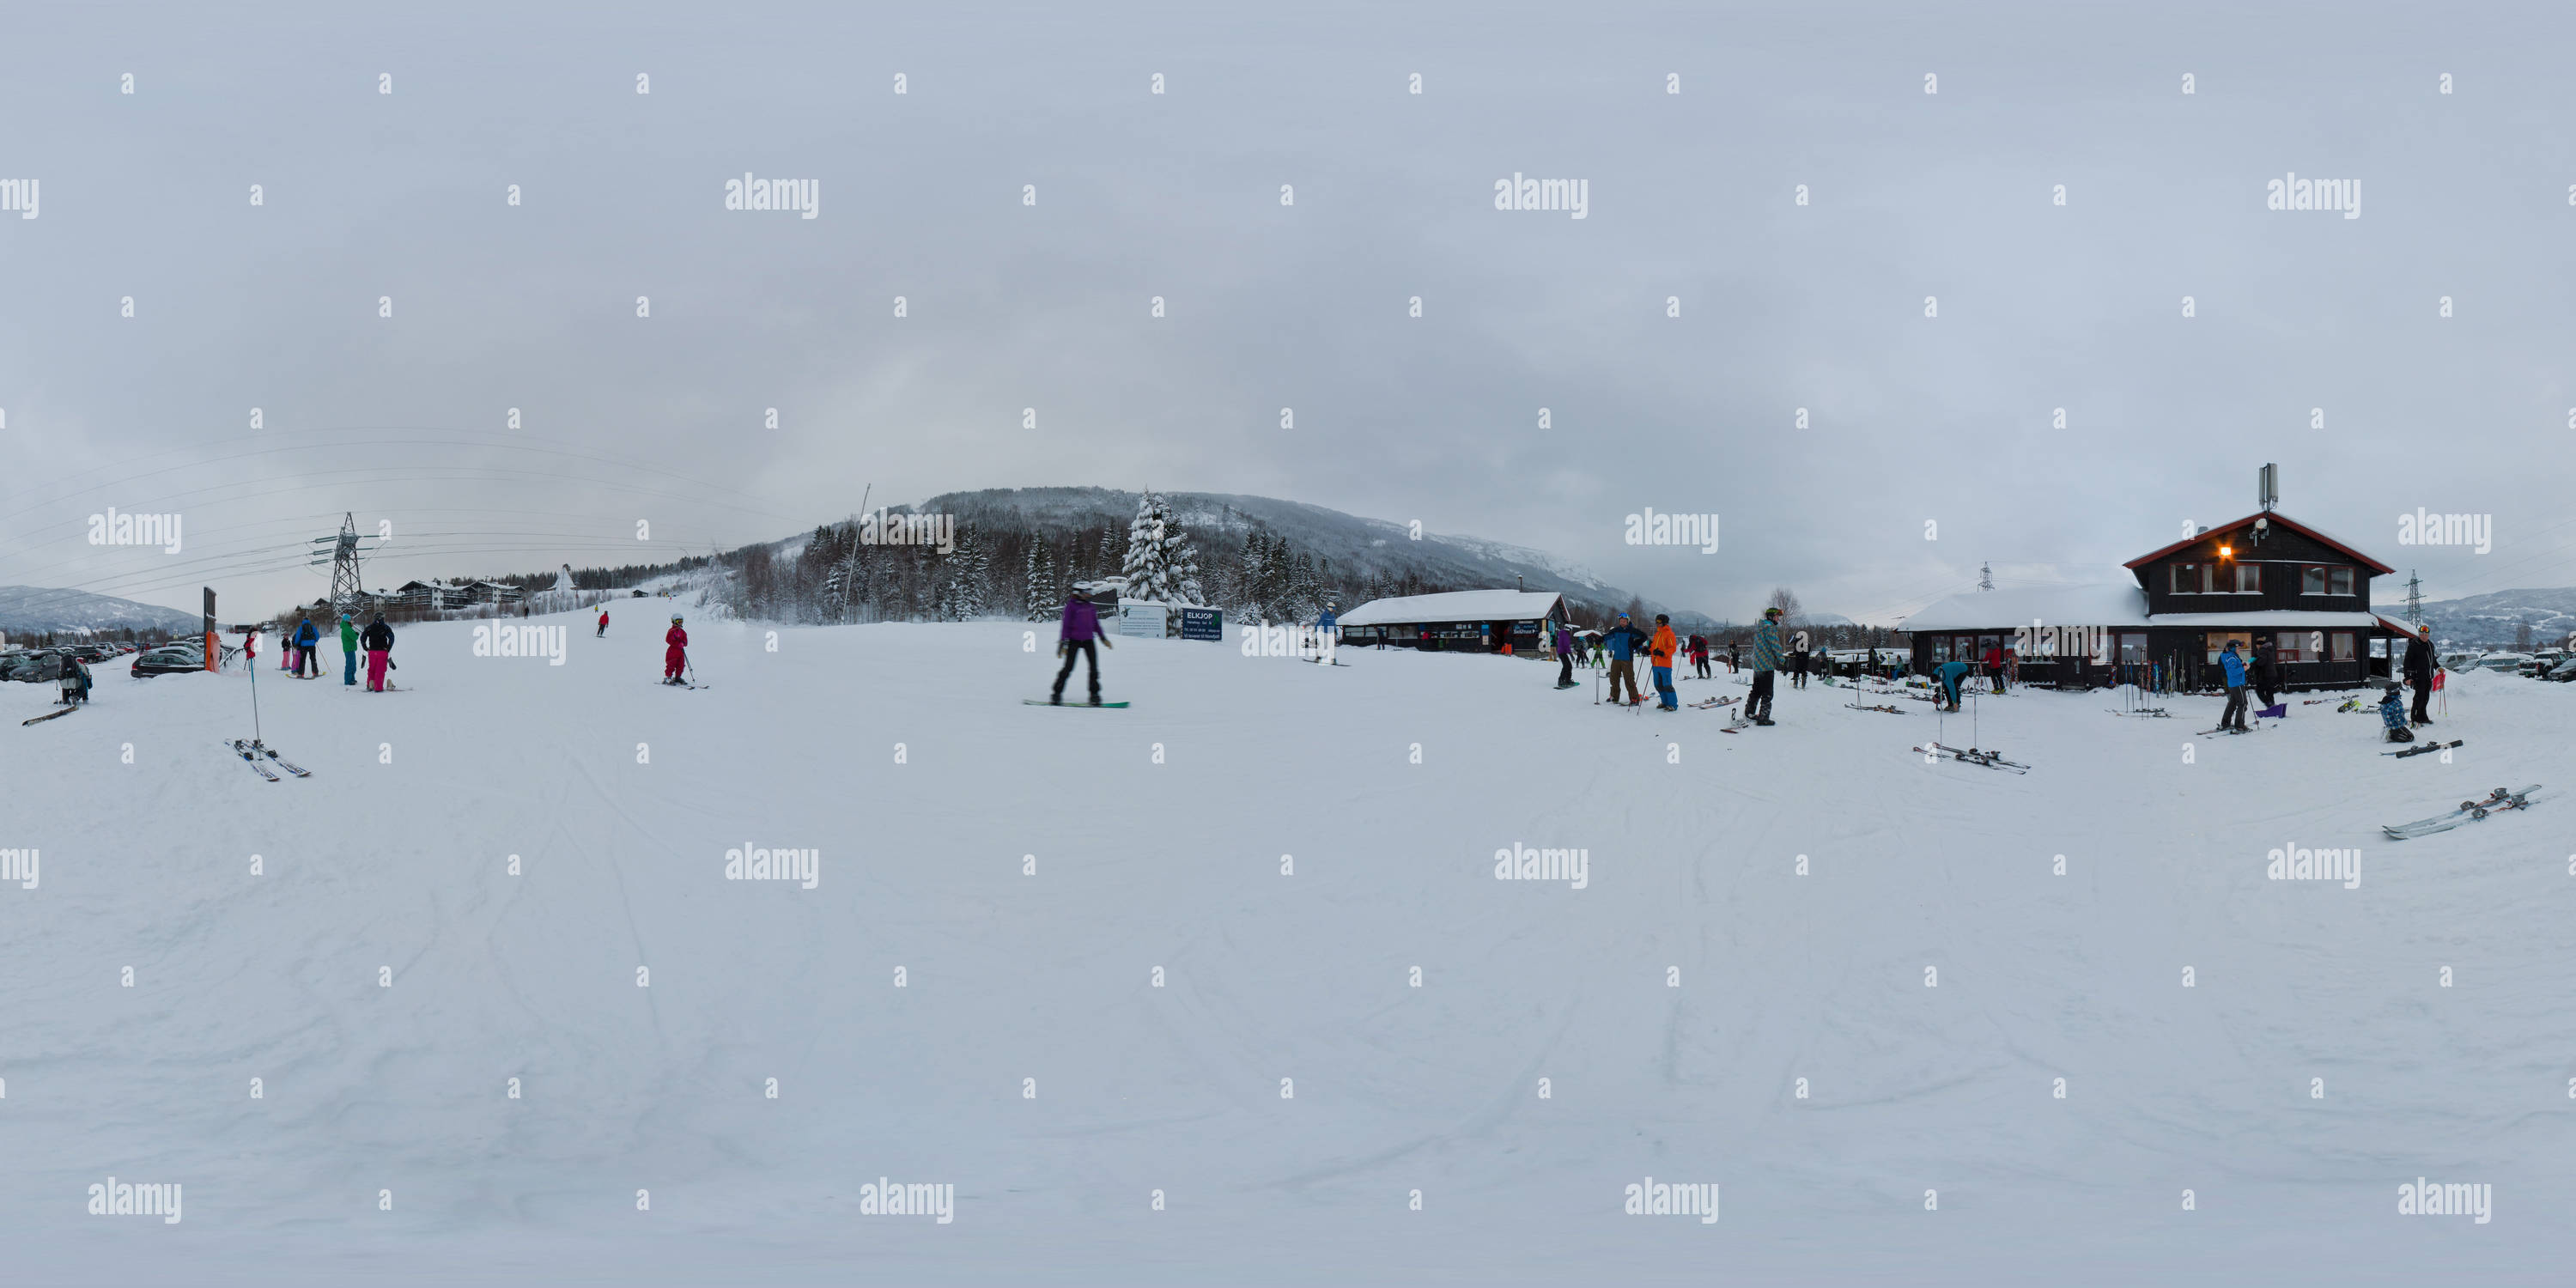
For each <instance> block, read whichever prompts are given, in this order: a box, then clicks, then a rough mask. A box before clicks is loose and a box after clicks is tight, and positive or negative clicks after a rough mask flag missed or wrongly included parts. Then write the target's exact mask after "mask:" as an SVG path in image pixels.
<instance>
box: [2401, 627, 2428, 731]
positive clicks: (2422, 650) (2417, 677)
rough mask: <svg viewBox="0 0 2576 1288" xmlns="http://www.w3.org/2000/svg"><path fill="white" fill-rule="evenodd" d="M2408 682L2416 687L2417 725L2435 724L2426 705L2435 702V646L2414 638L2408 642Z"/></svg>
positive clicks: (2410, 637)
mask: <svg viewBox="0 0 2576 1288" xmlns="http://www.w3.org/2000/svg"><path fill="white" fill-rule="evenodd" d="M2406 682H2407V683H2408V684H2411V685H2413V686H2415V711H2414V715H2413V719H2414V721H2415V723H2417V724H2419V725H2428V724H2431V723H2433V714H2432V709H2431V708H2430V707H2428V706H2427V705H2426V704H2427V703H2429V702H2431V701H2432V700H2433V646H2432V645H2431V644H2430V643H2428V642H2426V641H2424V640H2421V639H2418V638H2415V637H2413V636H2408V637H2407V640H2406Z"/></svg>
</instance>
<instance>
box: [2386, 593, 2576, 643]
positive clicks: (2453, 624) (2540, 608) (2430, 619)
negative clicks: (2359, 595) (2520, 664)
mask: <svg viewBox="0 0 2576 1288" xmlns="http://www.w3.org/2000/svg"><path fill="white" fill-rule="evenodd" d="M2374 598H2376V596H2374ZM2375 607H2377V608H2378V610H2379V611H2380V612H2382V613H2386V614H2387V615H2389V616H2391V617H2403V616H2404V615H2405V613H2406V601H2405V600H2404V599H2403V598H2402V597H2401V598H2399V599H2396V600H2394V601H2393V602H2389V603H2383V604H2378V605H2375ZM2524 622H2529V623H2530V624H2531V636H2532V643H2533V644H2535V645H2546V644H2556V643H2560V642H2562V641H2564V640H2565V639H2566V638H2567V636H2568V635H2569V634H2570V633H2576V587H2565V586H2562V587H2559V588H2556V589H2535V590H2498V591H2491V592H2489V593H2487V594H2484V595H2470V596H2466V597H2464V598H2461V599H2445V600H2439V601H2436V602H2433V603H2428V604H2426V605H2424V624H2425V625H2426V626H2428V627H2430V628H2431V629H2432V632H2433V638H2434V639H2435V640H2437V641H2447V642H2450V643H2453V644H2459V645H2463V646H2470V647H2498V648H2501V647H2508V646H2510V645H2512V644H2513V642H2514V636H2515V634H2516V633H2517V630H2518V628H2519V627H2520V625H2521V624H2522V623H2524Z"/></svg>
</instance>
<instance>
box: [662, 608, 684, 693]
mask: <svg viewBox="0 0 2576 1288" xmlns="http://www.w3.org/2000/svg"><path fill="white" fill-rule="evenodd" d="M662 642H663V643H664V644H667V645H669V646H670V647H668V648H666V649H664V650H662V683H664V684H681V683H685V681H683V680H682V679H681V678H680V672H681V671H682V670H683V669H685V668H686V667H687V666H688V665H689V633H688V632H687V631H684V630H681V629H680V615H679V614H678V613H673V614H671V629H670V630H668V631H665V632H663V634H662Z"/></svg>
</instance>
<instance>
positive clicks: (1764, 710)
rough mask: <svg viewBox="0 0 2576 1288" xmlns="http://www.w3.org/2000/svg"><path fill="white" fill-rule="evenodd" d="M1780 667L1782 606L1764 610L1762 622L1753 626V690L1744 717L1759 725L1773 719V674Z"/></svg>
mask: <svg viewBox="0 0 2576 1288" xmlns="http://www.w3.org/2000/svg"><path fill="white" fill-rule="evenodd" d="M1779 669H1780V610H1779V609H1777V608H1766V609H1763V610H1762V624H1761V625H1759V626H1756V627H1754V628H1753V692H1752V693H1750V694H1748V695H1746V697H1745V699H1744V718H1745V719H1747V720H1750V721H1752V722H1753V723H1755V724H1758V725H1767V724H1769V723H1771V684H1772V678H1771V677H1772V674H1773V673H1774V672H1776V671H1778V670H1779Z"/></svg>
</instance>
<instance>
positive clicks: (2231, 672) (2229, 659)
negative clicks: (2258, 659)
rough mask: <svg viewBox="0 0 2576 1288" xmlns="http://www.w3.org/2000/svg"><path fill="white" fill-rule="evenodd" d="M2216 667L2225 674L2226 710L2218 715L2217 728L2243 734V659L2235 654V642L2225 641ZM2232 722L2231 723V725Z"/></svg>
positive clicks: (2244, 730) (2244, 729) (2245, 730)
mask: <svg viewBox="0 0 2576 1288" xmlns="http://www.w3.org/2000/svg"><path fill="white" fill-rule="evenodd" d="M2218 665H2219V666H2220V667H2221V668H2222V669H2223V670H2225V671H2226V672H2227V709H2226V710H2224V711H2221V712H2219V714H2218V727H2219V728H2221V729H2234V730H2235V731H2237V732H2238V733H2245V732H2248V730H2247V729H2246V728H2245V659H2244V658H2243V657H2242V656H2239V655H2238V653H2237V652H2236V641H2234V640H2229V641H2227V649H2226V651H2225V652H2222V653H2220V654H2219V655H2218ZM2231 722H2232V723H2231Z"/></svg>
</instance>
